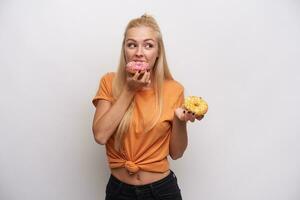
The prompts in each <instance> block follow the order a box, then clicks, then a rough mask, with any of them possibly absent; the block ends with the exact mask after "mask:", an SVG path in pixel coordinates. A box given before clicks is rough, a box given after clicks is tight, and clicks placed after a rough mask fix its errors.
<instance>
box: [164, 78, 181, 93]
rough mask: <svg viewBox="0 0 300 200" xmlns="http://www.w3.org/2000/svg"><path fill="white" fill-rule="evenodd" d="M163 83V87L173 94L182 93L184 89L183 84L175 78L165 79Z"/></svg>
mask: <svg viewBox="0 0 300 200" xmlns="http://www.w3.org/2000/svg"><path fill="white" fill-rule="evenodd" d="M164 85H165V89H166V90H167V91H169V92H172V93H173V94H174V93H182V92H183V91H184V87H183V85H182V84H181V83H179V82H178V81H176V80H165V82H164Z"/></svg>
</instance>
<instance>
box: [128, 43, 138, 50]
mask: <svg viewBox="0 0 300 200" xmlns="http://www.w3.org/2000/svg"><path fill="white" fill-rule="evenodd" d="M127 47H128V48H130V49H133V48H134V47H136V45H135V44H134V43H128V44H127Z"/></svg>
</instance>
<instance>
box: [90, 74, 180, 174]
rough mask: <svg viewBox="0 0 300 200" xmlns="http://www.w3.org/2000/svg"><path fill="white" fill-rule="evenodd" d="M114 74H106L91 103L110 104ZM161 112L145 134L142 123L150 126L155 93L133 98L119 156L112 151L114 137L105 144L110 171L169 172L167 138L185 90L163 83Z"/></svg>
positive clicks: (145, 93) (112, 99) (168, 139)
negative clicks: (98, 101) (127, 126)
mask: <svg viewBox="0 0 300 200" xmlns="http://www.w3.org/2000/svg"><path fill="white" fill-rule="evenodd" d="M114 76H115V73H114V72H110V73H107V74H105V75H104V76H103V77H102V78H101V80H100V84H99V89H98V91H97V94H96V96H95V97H94V98H93V100H92V102H93V104H94V106H95V107H96V105H97V100H99V99H104V100H107V101H110V102H111V103H112V104H113V103H114V102H115V99H114V98H113V95H112V80H113V77H114ZM163 87H164V88H163V110H162V115H161V117H160V119H159V121H158V123H157V124H156V125H155V126H154V128H153V129H151V130H150V131H149V132H147V133H144V132H143V131H144V128H145V126H144V123H145V124H146V123H147V122H148V123H149V122H150V121H151V119H152V117H153V114H154V113H153V111H154V110H155V95H154V90H153V89H149V90H143V91H138V92H137V93H136V94H135V96H134V98H135V107H134V110H133V115H132V121H131V124H130V126H129V130H128V132H127V133H125V136H124V143H123V144H124V147H123V150H122V152H118V151H116V150H115V148H114V137H113V136H112V137H110V138H109V140H108V141H107V143H106V154H107V158H108V162H109V166H110V168H119V167H125V168H126V169H127V170H128V171H130V172H137V171H138V170H140V169H141V170H144V171H150V172H165V171H167V170H168V169H169V163H168V159H167V156H168V155H169V141H170V134H172V120H173V117H174V110H175V109H176V108H178V107H180V106H181V105H182V104H183V101H184V88H183V86H182V85H181V84H180V83H178V82H177V81H175V80H165V81H164V84H163Z"/></svg>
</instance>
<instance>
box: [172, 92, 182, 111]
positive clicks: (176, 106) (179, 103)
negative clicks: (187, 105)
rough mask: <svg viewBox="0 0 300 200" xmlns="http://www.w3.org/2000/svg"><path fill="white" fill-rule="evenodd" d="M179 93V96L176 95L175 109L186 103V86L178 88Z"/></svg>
mask: <svg viewBox="0 0 300 200" xmlns="http://www.w3.org/2000/svg"><path fill="white" fill-rule="evenodd" d="M178 90H179V91H178V93H177V97H176V101H175V104H174V107H173V108H174V109H176V108H178V107H182V105H183V103H184V88H183V87H180V88H179V89H178Z"/></svg>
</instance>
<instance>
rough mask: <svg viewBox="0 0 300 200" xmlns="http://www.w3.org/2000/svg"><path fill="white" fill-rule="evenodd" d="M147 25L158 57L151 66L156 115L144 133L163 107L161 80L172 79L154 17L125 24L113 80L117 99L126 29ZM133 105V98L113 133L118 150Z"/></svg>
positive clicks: (123, 75) (123, 77)
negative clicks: (155, 36) (154, 39)
mask: <svg viewBox="0 0 300 200" xmlns="http://www.w3.org/2000/svg"><path fill="white" fill-rule="evenodd" d="M141 26H145V27H149V28H152V29H153V30H154V31H155V32H156V34H157V42H158V58H157V60H156V62H155V64H154V67H153V73H152V75H154V80H153V86H154V92H155V97H156V98H155V108H156V112H155V113H156V116H155V117H154V118H153V119H152V123H150V124H147V125H146V127H145V133H146V132H148V131H149V130H151V129H152V128H153V127H154V126H155V124H156V123H157V122H158V120H159V118H160V116H161V113H162V108H163V101H162V100H163V99H162V94H163V91H162V90H163V82H164V80H166V79H173V77H172V75H171V73H170V71H169V67H168V64H167V60H166V54H165V48H164V43H163V40H162V34H161V31H160V28H159V26H158V24H157V22H156V20H155V19H154V17H152V16H150V15H147V14H144V15H142V16H141V17H139V18H135V19H132V20H131V21H129V23H128V24H127V27H126V29H125V32H124V37H123V42H122V49H121V55H120V60H119V66H118V70H117V73H116V76H115V78H114V80H113V86H112V87H113V96H114V98H115V99H117V98H118V97H119V96H120V94H121V92H122V89H123V87H124V85H125V82H126V71H125V65H126V60H125V53H124V51H125V49H124V47H125V38H126V34H127V31H128V30H129V29H131V28H136V27H141ZM134 105H135V100H134V99H133V101H132V102H131V104H130V105H129V107H128V109H127V111H126V112H125V114H124V116H123V118H122V120H121V122H120V124H119V126H118V127H117V130H116V132H115V135H114V137H115V138H114V139H115V143H114V146H115V149H116V150H120V149H121V148H122V147H123V143H122V142H123V138H124V134H126V133H127V132H128V129H129V125H130V123H131V120H132V113H133V110H134Z"/></svg>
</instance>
